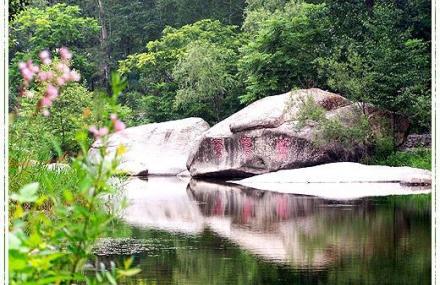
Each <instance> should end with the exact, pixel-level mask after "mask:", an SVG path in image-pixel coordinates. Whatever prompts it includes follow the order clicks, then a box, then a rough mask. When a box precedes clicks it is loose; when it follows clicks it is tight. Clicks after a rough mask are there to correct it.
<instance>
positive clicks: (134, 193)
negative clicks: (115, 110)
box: [123, 178, 431, 284]
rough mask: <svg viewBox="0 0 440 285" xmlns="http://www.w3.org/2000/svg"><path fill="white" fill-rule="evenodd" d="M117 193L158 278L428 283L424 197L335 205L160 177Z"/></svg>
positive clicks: (149, 275)
mask: <svg viewBox="0 0 440 285" xmlns="http://www.w3.org/2000/svg"><path fill="white" fill-rule="evenodd" d="M124 195H125V197H127V199H128V202H129V207H128V208H127V209H126V211H125V213H124V215H123V219H124V220H125V221H126V222H127V223H128V224H130V225H132V226H135V227H134V228H133V236H134V237H137V238H139V237H141V238H143V239H145V238H146V239H147V240H148V239H149V240H152V239H153V240H155V244H156V246H157V247H158V248H162V249H161V250H159V251H155V254H154V256H151V254H150V255H149V254H148V253H146V254H145V255H141V256H138V261H139V263H140V264H141V265H142V266H143V267H144V268H145V270H146V272H144V273H143V274H144V275H142V276H143V277H142V278H145V279H148V280H154V281H155V282H158V281H159V279H160V280H161V281H160V282H158V283H159V284H237V283H241V284H287V283H289V282H291V281H292V280H294V281H295V282H298V281H301V280H302V281H301V283H303V284H316V283H317V282H318V281H319V282H322V283H324V284H338V283H340V284H350V283H351V284H393V283H394V284H397V283H399V284H414V283H419V284H422V283H429V278H430V262H431V258H430V248H431V239H430V238H431V234H430V202H429V201H430V198H429V197H430V196H428V195H418V196H416V195H413V196H405V197H401V196H396V197H381V198H364V199H358V200H351V201H343V202H339V201H332V200H327V199H319V198H316V197H311V196H300V195H292V194H282V193H276V192H266V191H259V190H255V189H250V188H245V187H242V186H237V185H231V184H227V183H223V184H219V183H214V182H209V181H198V180H192V181H191V182H190V183H189V184H187V183H185V182H182V181H179V180H178V179H169V178H153V179H150V180H149V181H148V182H147V181H142V180H138V179H133V180H131V181H130V182H129V183H128V184H127V186H126V187H125V189H124ZM151 229H155V230H161V231H160V232H157V231H153V234H152V231H151ZM163 230H165V232H163ZM179 233H184V234H185V235H181V234H179ZM187 234H190V236H188V235H187ZM165 263H166V265H165ZM242 263H243V264H242ZM158 264H159V265H160V268H158V267H157V266H159V265H158ZM164 266H165V267H166V268H167V273H164V272H161V273H160V272H157V270H159V271H160V270H163V267H164ZM225 270H226V271H227V272H226V273H227V274H226V273H225V272H224V271H225ZM267 270H269V271H271V270H274V271H275V272H276V274H275V273H273V272H272V273H268V272H267ZM229 271H230V272H229ZM222 272H223V273H222ZM158 274H159V275H160V278H159V277H158ZM225 274H226V275H227V276H225ZM279 274H281V275H282V276H283V277H280V275H279ZM163 275H166V278H165V276H163ZM223 278H232V279H231V280H232V281H230V282H226V281H225V279H223ZM237 278H238V279H240V280H241V281H239V280H237ZM390 278H391V279H390ZM214 279H215V280H217V281H216V282H214V281H213V280H214ZM276 280H278V281H276ZM289 280H290V281H289ZM202 281H203V282H202ZM287 281H289V282H287ZM204 282H207V283H204ZM411 282H413V283H411Z"/></svg>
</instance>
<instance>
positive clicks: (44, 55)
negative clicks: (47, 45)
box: [40, 50, 52, 65]
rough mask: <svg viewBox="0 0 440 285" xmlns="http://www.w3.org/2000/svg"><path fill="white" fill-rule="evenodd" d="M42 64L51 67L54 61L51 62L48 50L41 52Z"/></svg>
mask: <svg viewBox="0 0 440 285" xmlns="http://www.w3.org/2000/svg"><path fill="white" fill-rule="evenodd" d="M40 59H41V62H42V63H43V64H45V65H49V64H50V63H51V62H52V61H51V60H50V53H49V52H48V51H47V50H43V51H42V52H40Z"/></svg>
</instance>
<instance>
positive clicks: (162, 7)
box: [9, 0, 431, 131]
mask: <svg viewBox="0 0 440 285" xmlns="http://www.w3.org/2000/svg"><path fill="white" fill-rule="evenodd" d="M9 8H10V49H9V52H10V55H9V56H10V62H11V72H10V107H11V108H10V109H11V110H13V109H14V107H15V106H16V104H17V100H16V97H17V94H18V92H17V90H18V86H19V84H20V82H19V76H18V72H17V71H16V69H17V64H18V62H19V61H21V60H24V59H28V58H32V59H33V60H35V61H37V60H38V56H37V55H38V52H39V51H40V50H41V49H49V50H53V49H55V48H56V47H59V46H63V45H64V46H68V47H69V48H71V49H72V51H73V52H74V54H75V55H76V56H75V58H74V63H73V65H74V67H75V68H76V69H78V70H79V71H80V72H81V74H82V75H83V82H82V84H83V85H84V86H85V87H87V88H88V89H89V90H91V91H93V90H101V89H104V90H105V89H106V88H107V86H108V81H109V78H110V72H111V71H115V70H119V72H121V73H123V74H124V75H125V76H127V77H128V79H129V85H128V88H127V89H126V90H125V92H124V93H123V94H121V95H120V98H119V100H120V103H121V104H123V105H125V106H126V107H129V108H130V112H129V113H130V114H129V116H128V117H129V119H128V120H129V121H128V123H129V124H131V125H135V124H140V123H146V122H154V121H164V120H170V119H178V118H183V117H188V116H199V117H202V118H204V119H205V120H207V121H208V122H210V123H215V122H217V121H219V120H221V119H223V118H225V117H226V116H228V115H230V114H231V113H233V112H235V111H237V110H238V109H240V108H242V107H243V106H245V105H247V104H249V103H251V102H253V101H255V100H257V99H260V98H262V97H265V96H270V95H275V94H279V93H282V92H286V91H289V90H291V89H295V88H309V87H318V88H321V89H327V90H330V91H334V92H337V93H340V94H342V95H344V96H346V97H348V98H349V99H352V100H361V101H365V102H370V103H373V104H376V105H379V106H382V107H384V108H387V109H390V110H393V111H398V112H401V113H404V114H406V115H407V116H408V117H410V119H411V121H412V123H413V130H414V131H427V130H429V129H430V127H431V114H430V112H431V2H430V1H427V0H394V1H388V0H354V1H337V0H314V1H313V0H309V1H293V0H292V1H287V0H286V1H285V0H246V1H245V0H223V1H216V0H145V1H136V0H133V1H122V0H93V1H92V0H81V1H79V0H71V1H70V0H68V1H52V0H27V1H10V6H9Z"/></svg>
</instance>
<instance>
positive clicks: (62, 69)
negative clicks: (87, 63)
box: [56, 62, 70, 73]
mask: <svg viewBox="0 0 440 285" xmlns="http://www.w3.org/2000/svg"><path fill="white" fill-rule="evenodd" d="M56 69H57V70H58V71H59V72H62V73H68V72H69V71H70V69H69V67H68V66H67V65H65V64H64V63H62V62H60V63H58V64H57V66H56Z"/></svg>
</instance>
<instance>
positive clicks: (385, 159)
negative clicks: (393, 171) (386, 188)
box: [367, 148, 432, 170]
mask: <svg viewBox="0 0 440 285" xmlns="http://www.w3.org/2000/svg"><path fill="white" fill-rule="evenodd" d="M367 164H378V165H388V166H409V167H415V168H422V169H427V170H431V165H432V164H431V149H430V148H416V149H414V150H409V151H395V152H392V153H391V154H389V155H386V156H385V155H376V156H373V157H371V158H370V159H369V160H368V161H367Z"/></svg>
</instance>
